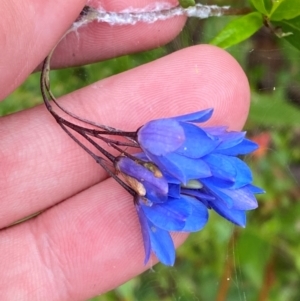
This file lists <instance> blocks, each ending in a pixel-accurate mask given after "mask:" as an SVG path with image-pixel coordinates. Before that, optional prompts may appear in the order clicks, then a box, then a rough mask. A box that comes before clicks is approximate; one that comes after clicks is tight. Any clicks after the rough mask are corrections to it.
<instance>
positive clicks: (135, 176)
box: [115, 155, 208, 265]
mask: <svg viewBox="0 0 300 301" xmlns="http://www.w3.org/2000/svg"><path fill="white" fill-rule="evenodd" d="M140 157H143V155H141V156H140ZM137 160H138V159H137ZM144 163H145V164H144V165H145V166H147V167H149V164H150V162H145V161H144ZM142 164H143V162H140V161H134V160H132V159H130V158H126V157H119V158H117V160H116V163H115V166H116V169H117V170H118V171H119V172H121V173H122V174H123V176H124V177H125V180H126V182H127V183H128V185H129V186H130V187H131V188H133V189H134V190H135V191H136V193H137V195H136V198H135V207H136V210H137V213H138V217H139V221H140V224H141V230H142V235H143V241H144V248H145V263H147V262H148V260H149V258H150V254H151V252H154V253H155V254H156V256H157V258H158V259H159V260H160V261H161V262H162V263H164V264H165V265H173V264H174V261H175V248H174V244H173V241H172V238H171V235H170V233H169V232H171V231H179V232H195V231H199V230H200V229H202V228H203V227H204V226H205V224H206V222H207V220H208V212H207V208H206V206H205V205H204V204H202V203H201V202H199V201H198V200H197V199H195V198H193V197H189V196H187V195H181V194H180V189H179V188H180V187H179V186H178V185H173V184H171V183H170V184H169V183H168V182H167V180H166V178H165V177H164V176H163V175H162V174H161V173H159V172H158V171H157V170H156V169H155V168H154V166H151V165H150V169H147V168H146V167H145V166H143V165H142ZM165 185H167V189H166V186H165ZM159 197H161V199H159Z"/></svg>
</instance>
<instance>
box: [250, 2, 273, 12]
mask: <svg viewBox="0 0 300 301" xmlns="http://www.w3.org/2000/svg"><path fill="white" fill-rule="evenodd" d="M251 3H252V5H253V6H254V7H255V8H256V9H257V10H258V11H259V12H260V13H262V14H264V15H268V14H269V13H268V11H267V9H266V6H265V2H264V0H251Z"/></svg>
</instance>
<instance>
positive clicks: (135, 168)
mask: <svg viewBox="0 0 300 301" xmlns="http://www.w3.org/2000/svg"><path fill="white" fill-rule="evenodd" d="M116 167H117V169H118V170H120V171H121V172H122V173H123V174H124V175H125V176H126V175H127V176H130V177H131V178H135V179H136V180H137V181H138V182H139V183H141V184H142V185H143V186H144V188H145V189H146V192H147V194H146V196H147V198H149V200H151V201H154V202H162V201H164V200H166V199H167V194H168V182H167V180H166V179H165V178H164V177H160V178H158V177H155V175H154V174H153V173H152V172H151V171H149V170H148V169H146V168H145V167H143V166H142V165H140V164H138V163H136V162H135V161H133V160H132V159H129V158H127V157H119V158H118V160H117V161H116Z"/></svg>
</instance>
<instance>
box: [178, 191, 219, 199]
mask: <svg viewBox="0 0 300 301" xmlns="http://www.w3.org/2000/svg"><path fill="white" fill-rule="evenodd" d="M181 193H182V194H185V195H189V196H194V197H196V198H197V199H198V200H209V201H213V200H215V197H214V196H212V195H209V194H207V193H206V192H204V191H203V192H202V191H201V190H199V189H186V188H183V189H181Z"/></svg>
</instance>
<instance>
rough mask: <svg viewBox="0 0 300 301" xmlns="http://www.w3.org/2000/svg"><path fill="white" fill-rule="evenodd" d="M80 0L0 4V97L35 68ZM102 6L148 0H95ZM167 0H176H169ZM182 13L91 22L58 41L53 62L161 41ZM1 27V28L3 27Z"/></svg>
mask: <svg viewBox="0 0 300 301" xmlns="http://www.w3.org/2000/svg"><path fill="white" fill-rule="evenodd" d="M85 2H86V1H84V0H76V1H72V0H68V1H63V0H59V1H58V2H56V3H55V5H53V1H38V0H27V1H25V2H22V3H19V2H12V1H9V0H5V1H4V2H3V3H1V4H0V8H2V7H3V9H5V11H6V13H5V14H3V16H2V17H1V18H0V28H3V30H2V31H3V34H2V35H1V34H0V44H1V45H2V46H3V45H4V47H1V49H0V57H1V60H0V69H2V70H5V72H0V83H5V85H4V84H3V85H2V86H3V89H1V91H0V100H1V99H3V98H4V97H6V96H7V95H8V94H9V93H10V92H11V91H13V90H14V89H15V88H16V87H17V86H18V85H20V84H21V83H22V82H23V81H24V79H25V78H26V77H27V76H28V75H29V74H30V73H31V72H33V70H35V69H36V68H37V66H38V65H39V64H40V63H41V62H42V61H43V60H44V58H45V57H46V56H47V55H48V54H49V52H50V51H51V49H52V48H53V47H54V46H55V45H56V43H57V42H58V41H59V39H60V38H61V37H62V36H63V34H64V33H65V32H66V31H67V29H68V28H69V27H70V26H71V24H72V23H73V21H74V20H75V19H76V18H77V16H78V15H79V13H80V11H81V10H82V8H83V6H84V4H85ZM96 3H98V4H99V3H100V4H101V6H103V7H104V8H105V9H107V10H110V11H120V10H123V9H125V8H128V7H132V8H144V7H145V6H147V5H149V4H151V3H152V4H153V0H131V1H125V2H124V1H121V0H118V1H101V2H100V1H96ZM169 3H170V5H172V4H173V5H175V4H176V1H174V0H169ZM184 20H185V19H184V18H175V19H173V20H169V21H166V22H164V23H163V24H164V26H163V28H164V29H163V30H162V26H161V23H153V24H142V23H139V24H136V25H135V26H110V25H108V24H103V23H102V24H100V23H96V22H95V23H93V24H90V25H89V26H85V27H84V28H82V29H79V31H78V32H77V33H75V32H74V33H71V34H69V35H68V36H67V37H66V39H65V40H64V41H62V43H61V45H60V46H59V47H58V49H57V52H56V54H55V55H54V59H53V61H52V62H53V66H54V67H58V66H60V67H61V66H70V65H74V64H76V65H79V64H83V63H88V62H93V61H96V60H99V59H104V58H107V57H114V56H118V55H121V54H125V53H130V52H135V51H141V50H145V49H149V48H154V47H157V46H159V45H162V44H165V43H167V42H168V41H170V40H171V39H172V38H174V37H175V36H176V35H177V34H178V33H179V31H180V29H181V28H182V26H183V24H184ZM4 28H5V30H4Z"/></svg>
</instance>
